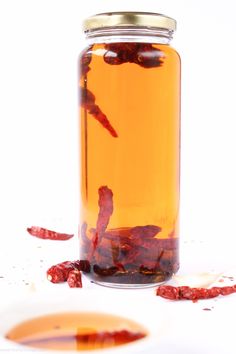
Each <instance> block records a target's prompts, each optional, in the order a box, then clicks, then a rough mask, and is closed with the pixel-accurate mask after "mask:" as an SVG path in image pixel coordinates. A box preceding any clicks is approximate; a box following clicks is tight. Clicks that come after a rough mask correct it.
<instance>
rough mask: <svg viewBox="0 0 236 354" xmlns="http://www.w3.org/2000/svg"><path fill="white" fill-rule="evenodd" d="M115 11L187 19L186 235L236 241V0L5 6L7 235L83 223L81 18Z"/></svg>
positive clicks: (0, 105)
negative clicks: (36, 226) (53, 223)
mask: <svg viewBox="0 0 236 354" xmlns="http://www.w3.org/2000/svg"><path fill="white" fill-rule="evenodd" d="M113 10H136V11H139V10H141V11H142V10H144V11H153V12H160V13H164V14H167V15H169V16H172V17H174V18H176V19H177V21H178V31H177V32H176V34H175V38H174V41H173V46H174V47H175V48H177V50H178V51H179V53H180V55H181V56H182V180H181V182H182V183H181V185H182V188H181V192H182V194H181V195H182V199H181V237H182V238H183V239H185V238H186V239H196V238H197V239H210V240H212V242H214V240H215V239H219V238H222V242H227V240H230V239H231V240H232V241H234V240H235V236H236V235H235V200H236V187H235V180H236V169H235V151H236V139H235V116H236V106H235V82H236V68H235V63H236V49H235V34H236V33H235V5H234V0H225V1H217V0H207V1H204V0H178V1H176V0H173V1H171V0H155V1H152V0H146V1H135V0H125V1H123V0H120V1H112V0H94V1H93V0H87V1H80V0H40V1H39V0H20V1H19V0H15V1H14V0H5V1H4V0H1V1H0V151H1V155H0V156H1V159H0V181H1V183H0V211H1V224H2V227H1V229H2V230H1V237H4V230H5V229H6V228H7V227H8V228H9V227H12V226H13V225H19V226H20V225H27V224H33V223H40V222H41V223H42V222H44V223H47V220H52V219H55V220H61V219H63V223H65V224H66V225H69V226H68V228H71V227H77V223H78V218H77V216H78V182H77V180H78V173H77V172H78V171H77V166H78V149H77V138H78V135H77V56H78V53H79V52H80V50H81V48H83V46H84V36H83V33H82V31H81V22H82V19H84V18H85V17H87V16H88V15H92V14H94V13H98V12H104V11H113ZM13 234H14V233H13ZM12 236H13V237H14V235H12ZM4 240H6V239H4Z"/></svg>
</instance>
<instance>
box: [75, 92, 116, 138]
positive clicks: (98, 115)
mask: <svg viewBox="0 0 236 354" xmlns="http://www.w3.org/2000/svg"><path fill="white" fill-rule="evenodd" d="M80 92H81V95H80V98H81V106H82V107H83V108H84V109H86V110H87V111H88V112H89V113H90V114H91V115H92V116H93V117H94V118H95V119H96V120H97V121H98V122H99V123H101V125H102V126H103V127H104V128H105V129H107V130H108V131H109V133H110V134H111V135H112V136H113V137H114V138H117V137H118V134H117V132H116V131H115V129H114V128H113V127H112V125H111V123H110V122H109V120H108V118H107V116H106V115H105V114H104V113H103V112H102V111H101V109H100V108H99V106H98V105H97V104H96V103H95V96H94V94H93V93H92V92H91V91H89V90H88V89H87V88H84V87H80Z"/></svg>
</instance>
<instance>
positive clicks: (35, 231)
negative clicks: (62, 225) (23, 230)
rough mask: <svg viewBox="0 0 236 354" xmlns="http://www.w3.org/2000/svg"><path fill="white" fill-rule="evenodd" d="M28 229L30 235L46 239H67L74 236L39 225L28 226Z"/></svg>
mask: <svg viewBox="0 0 236 354" xmlns="http://www.w3.org/2000/svg"><path fill="white" fill-rule="evenodd" d="M27 231H28V233H29V234H30V235H32V236H35V237H38V238H42V239H44V240H56V241H66V240H69V239H71V238H72V237H73V236H74V235H72V234H62V233H59V232H55V231H51V230H47V229H44V228H43V227H39V226H31V227H28V228H27Z"/></svg>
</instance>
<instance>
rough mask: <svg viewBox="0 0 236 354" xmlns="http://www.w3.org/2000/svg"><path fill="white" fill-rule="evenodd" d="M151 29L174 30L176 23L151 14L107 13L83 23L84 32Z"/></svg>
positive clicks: (164, 17)
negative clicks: (101, 29)
mask: <svg viewBox="0 0 236 354" xmlns="http://www.w3.org/2000/svg"><path fill="white" fill-rule="evenodd" d="M137 26H138V27H151V28H163V29H167V30H169V31H175V30H176V21H175V20H174V19H173V18H171V17H168V16H165V15H162V14H158V13H153V12H107V13H102V14H97V15H94V16H91V17H89V18H87V19H86V20H85V21H84V23H83V30H84V31H85V32H87V31H91V30H95V29H99V28H106V27H137Z"/></svg>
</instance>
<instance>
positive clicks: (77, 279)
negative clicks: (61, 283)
mask: <svg viewBox="0 0 236 354" xmlns="http://www.w3.org/2000/svg"><path fill="white" fill-rule="evenodd" d="M67 283H68V285H69V287H70V288H82V279H81V273H80V271H79V270H77V269H75V270H71V271H70V273H69V275H68V278H67Z"/></svg>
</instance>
